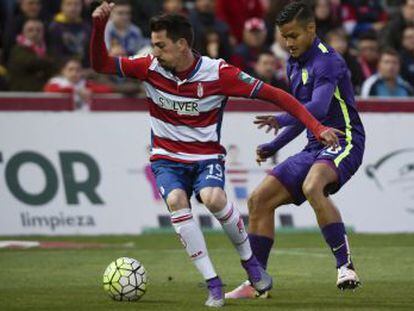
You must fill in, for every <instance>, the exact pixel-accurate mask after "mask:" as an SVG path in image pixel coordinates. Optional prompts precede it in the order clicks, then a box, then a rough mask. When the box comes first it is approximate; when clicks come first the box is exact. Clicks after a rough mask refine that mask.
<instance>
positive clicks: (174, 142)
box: [117, 55, 263, 162]
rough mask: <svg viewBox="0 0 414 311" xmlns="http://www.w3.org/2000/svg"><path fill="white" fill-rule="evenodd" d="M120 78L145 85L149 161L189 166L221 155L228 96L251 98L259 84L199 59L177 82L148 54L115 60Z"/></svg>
mask: <svg viewBox="0 0 414 311" xmlns="http://www.w3.org/2000/svg"><path fill="white" fill-rule="evenodd" d="M117 70H118V71H119V74H120V75H122V76H128V77H132V78H136V79H139V80H141V81H143V82H144V87H145V91H146V94H147V99H148V102H149V112H150V119H151V134H152V152H151V160H157V159H169V160H173V161H178V162H194V161H201V160H208V159H217V158H222V157H224V156H225V153H226V151H225V149H224V147H223V146H221V145H220V130H221V122H222V116H223V111H224V106H225V104H226V101H227V98H228V96H239V97H240V96H241V97H251V98H254V97H255V95H256V94H257V93H258V91H259V90H260V88H261V86H262V85H263V82H262V81H260V80H257V79H255V78H253V77H251V76H249V75H247V74H246V73H244V72H242V71H241V70H240V69H238V68H237V67H234V66H232V65H229V64H227V63H226V62H225V61H223V60H216V59H211V58H209V57H205V56H203V57H199V58H198V60H197V64H196V66H195V67H194V70H193V71H192V72H191V73H190V74H189V75H188V76H187V78H186V79H184V80H180V79H179V78H178V77H177V76H175V75H174V74H173V73H172V72H170V71H168V70H166V69H164V68H163V67H162V66H161V65H160V64H159V63H158V61H157V59H156V58H155V57H153V56H152V55H148V56H145V57H135V58H134V57H132V58H125V57H122V58H119V59H118V61H117Z"/></svg>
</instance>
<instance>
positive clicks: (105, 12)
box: [92, 1, 115, 21]
mask: <svg viewBox="0 0 414 311" xmlns="http://www.w3.org/2000/svg"><path fill="white" fill-rule="evenodd" d="M114 6H115V3H108V2H106V1H104V2H102V4H101V5H100V6H98V7H97V8H96V9H95V10H94V11H93V13H92V18H93V19H98V20H100V21H104V20H107V19H108V18H109V15H111V12H112V9H113V8H114Z"/></svg>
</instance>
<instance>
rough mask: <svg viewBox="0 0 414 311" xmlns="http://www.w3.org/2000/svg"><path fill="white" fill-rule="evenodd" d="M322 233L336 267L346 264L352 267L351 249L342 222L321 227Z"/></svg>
mask: <svg viewBox="0 0 414 311" xmlns="http://www.w3.org/2000/svg"><path fill="white" fill-rule="evenodd" d="M322 234H323V236H324V237H325V240H326V243H328V245H329V247H330V248H331V250H332V253H333V254H334V256H335V258H336V267H337V268H339V267H342V266H343V265H347V266H348V267H349V268H351V269H353V268H354V267H353V265H352V261H351V251H350V249H349V244H348V238H347V236H346V231H345V226H344V224H343V223H342V222H339V223H333V224H329V225H326V226H325V227H323V228H322Z"/></svg>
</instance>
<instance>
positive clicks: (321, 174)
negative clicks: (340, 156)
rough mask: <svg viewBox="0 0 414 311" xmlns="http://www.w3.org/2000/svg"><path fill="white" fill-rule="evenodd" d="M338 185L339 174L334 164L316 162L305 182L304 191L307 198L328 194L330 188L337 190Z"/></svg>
mask: <svg viewBox="0 0 414 311" xmlns="http://www.w3.org/2000/svg"><path fill="white" fill-rule="evenodd" d="M337 184H338V173H337V170H336V169H335V167H334V164H333V163H331V162H329V161H316V162H315V163H314V164H313V165H312V167H311V169H310V170H309V173H308V174H307V176H306V178H305V181H304V182H303V185H302V189H303V193H304V194H305V196H307V197H308V196H310V195H320V194H327V191H329V190H328V189H329V188H335V187H336V186H337Z"/></svg>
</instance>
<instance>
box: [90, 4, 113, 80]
mask: <svg viewBox="0 0 414 311" xmlns="http://www.w3.org/2000/svg"><path fill="white" fill-rule="evenodd" d="M114 6H115V4H114V3H108V2H106V1H104V2H102V4H101V5H100V6H98V7H97V8H96V9H95V10H94V11H93V13H92V20H93V28H92V36H91V42H90V49H89V58H90V62H91V64H92V68H93V69H94V70H95V71H97V72H100V73H107V74H115V73H117V68H116V59H115V58H113V57H110V56H109V55H108V51H107V49H106V46H105V41H104V33H105V26H106V23H107V21H108V18H109V16H110V15H111V11H112V9H113V7H114Z"/></svg>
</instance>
